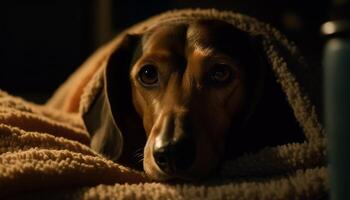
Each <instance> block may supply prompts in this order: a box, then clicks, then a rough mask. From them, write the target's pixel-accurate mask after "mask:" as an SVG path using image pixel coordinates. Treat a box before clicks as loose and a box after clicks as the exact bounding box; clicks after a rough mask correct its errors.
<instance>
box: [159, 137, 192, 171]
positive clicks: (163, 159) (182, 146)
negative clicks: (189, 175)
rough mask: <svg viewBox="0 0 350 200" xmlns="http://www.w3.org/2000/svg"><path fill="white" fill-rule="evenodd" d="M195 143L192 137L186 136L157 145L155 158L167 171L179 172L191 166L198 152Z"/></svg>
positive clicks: (161, 167) (160, 166) (162, 168)
mask: <svg viewBox="0 0 350 200" xmlns="http://www.w3.org/2000/svg"><path fill="white" fill-rule="evenodd" d="M195 151H196V147H195V143H194V141H193V140H192V139H189V138H184V139H180V140H177V141H175V142H168V143H165V144H164V145H161V146H158V147H157V146H155V147H154V151H153V156H154V160H155V161H156V163H157V165H158V167H159V168H160V169H161V170H163V171H164V172H165V173H178V172H182V171H185V170H187V169H188V168H190V167H191V165H192V164H193V162H194V160H195V154H196V152H195Z"/></svg>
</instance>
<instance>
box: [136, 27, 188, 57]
mask: <svg viewBox="0 0 350 200" xmlns="http://www.w3.org/2000/svg"><path fill="white" fill-rule="evenodd" d="M186 30H187V27H186V26H185V25H184V24H179V25H163V26H159V27H156V28H154V29H152V30H150V31H148V32H146V33H145V34H144V36H143V38H142V46H143V49H144V50H146V51H147V50H150V51H152V50H154V49H168V48H177V49H181V48H183V46H184V42H185V41H186Z"/></svg>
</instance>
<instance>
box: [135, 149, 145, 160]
mask: <svg viewBox="0 0 350 200" xmlns="http://www.w3.org/2000/svg"><path fill="white" fill-rule="evenodd" d="M134 158H135V159H136V160H137V163H141V162H143V148H140V149H137V150H136V151H135V153H134Z"/></svg>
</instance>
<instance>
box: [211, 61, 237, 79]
mask: <svg viewBox="0 0 350 200" xmlns="http://www.w3.org/2000/svg"><path fill="white" fill-rule="evenodd" d="M232 79H233V73H232V71H231V68H230V66H228V65H226V64H215V65H214V66H213V67H212V68H211V69H210V71H209V80H210V82H211V83H214V84H224V83H228V82H229V81H230V80H232Z"/></svg>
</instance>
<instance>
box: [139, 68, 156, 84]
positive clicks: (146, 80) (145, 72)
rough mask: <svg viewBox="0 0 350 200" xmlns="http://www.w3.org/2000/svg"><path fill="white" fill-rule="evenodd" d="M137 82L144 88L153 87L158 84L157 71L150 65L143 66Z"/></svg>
mask: <svg viewBox="0 0 350 200" xmlns="http://www.w3.org/2000/svg"><path fill="white" fill-rule="evenodd" d="M138 76H139V80H140V82H141V83H142V84H143V85H144V86H153V85H155V84H157V83H158V70H157V68H156V67H155V66H154V65H152V64H146V65H144V66H143V67H142V68H141V70H140V72H139V74H138Z"/></svg>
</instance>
